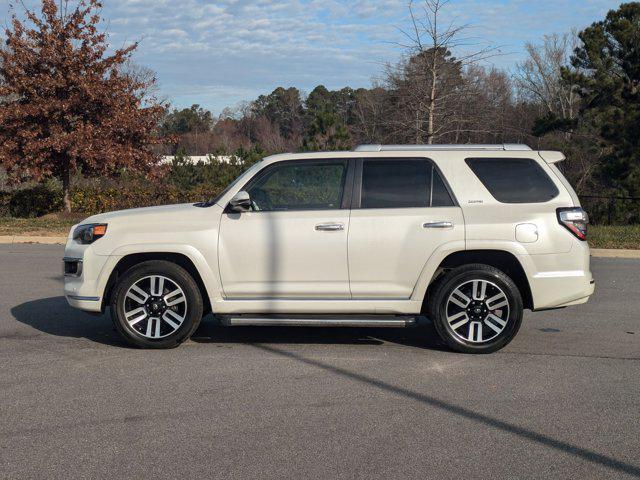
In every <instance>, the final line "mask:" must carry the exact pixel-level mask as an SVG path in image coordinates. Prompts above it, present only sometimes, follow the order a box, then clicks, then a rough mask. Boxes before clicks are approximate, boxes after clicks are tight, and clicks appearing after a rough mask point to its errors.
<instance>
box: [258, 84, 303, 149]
mask: <svg viewBox="0 0 640 480" xmlns="http://www.w3.org/2000/svg"><path fill="white" fill-rule="evenodd" d="M251 111H252V113H253V114H254V115H256V116H258V117H260V116H263V117H266V118H268V119H269V121H271V122H272V123H273V124H275V125H277V126H278V128H279V129H280V134H281V135H282V136H283V137H284V138H286V139H290V138H293V137H295V136H298V135H300V131H301V128H302V114H303V108H302V99H301V98H300V91H299V90H298V89H297V88H294V87H290V88H286V89H285V88H282V87H278V88H276V89H275V90H274V91H273V92H271V93H270V94H269V95H260V96H259V97H258V98H257V99H256V100H255V101H254V102H253V104H252V108H251Z"/></svg>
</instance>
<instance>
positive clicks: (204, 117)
mask: <svg viewBox="0 0 640 480" xmlns="http://www.w3.org/2000/svg"><path fill="white" fill-rule="evenodd" d="M211 127H213V117H212V116H211V112H210V111H209V110H205V109H204V108H202V107H201V106H200V105H191V107H189V108H183V109H182V110H178V109H174V110H173V111H172V112H171V113H167V115H166V116H165V118H164V120H163V121H162V127H161V131H162V133H163V134H164V135H182V134H184V133H191V132H200V133H204V132H208V131H209V130H211Z"/></svg>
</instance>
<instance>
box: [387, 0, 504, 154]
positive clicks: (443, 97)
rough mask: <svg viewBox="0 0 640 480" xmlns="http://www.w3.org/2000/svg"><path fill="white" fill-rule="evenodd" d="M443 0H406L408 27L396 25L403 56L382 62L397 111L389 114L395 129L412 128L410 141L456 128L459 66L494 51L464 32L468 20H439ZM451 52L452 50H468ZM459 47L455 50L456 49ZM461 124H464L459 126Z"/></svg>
mask: <svg viewBox="0 0 640 480" xmlns="http://www.w3.org/2000/svg"><path fill="white" fill-rule="evenodd" d="M448 1H449V0H421V1H420V2H419V6H418V2H414V1H413V0H411V1H410V2H409V5H408V8H409V14H410V19H411V22H410V26H411V27H410V29H408V30H404V29H400V31H401V33H402V34H403V36H404V37H405V43H400V45H401V46H402V47H403V48H405V49H406V51H407V55H406V56H405V59H404V60H403V61H401V62H400V64H398V65H397V66H395V67H390V68H388V71H387V86H388V88H389V89H390V90H392V91H393V92H394V93H395V101H396V102H397V106H398V112H399V115H398V116H397V117H396V118H392V119H391V123H392V125H391V128H392V130H396V131H405V132H406V131H411V132H413V141H414V142H415V143H418V144H420V143H423V142H426V143H428V144H431V143H434V142H435V141H436V140H438V139H439V138H441V137H446V136H450V135H452V134H454V133H455V132H460V130H461V127H460V126H459V125H456V122H457V121H458V120H459V118H460V116H459V115H458V114H457V112H458V111H459V109H460V108H459V107H460V105H461V103H462V102H464V101H465V88H464V87H465V82H464V79H463V72H464V70H465V69H466V68H467V67H469V66H472V65H475V64H476V63H477V62H479V61H481V60H483V59H486V58H488V57H490V56H493V55H495V54H497V52H498V50H497V49H496V48H493V47H480V46H479V45H478V43H477V42H476V41H474V39H473V38H471V37H467V36H465V32H466V31H467V30H468V29H469V25H460V26H457V25H455V24H453V23H449V24H442V22H441V18H440V17H441V13H442V9H443V7H444V6H445V5H446V4H447V3H448ZM468 49H471V51H470V52H467V53H461V54H459V55H458V56H456V57H454V56H453V55H452V51H453V50H456V51H458V50H460V51H462V50H468ZM457 53H460V52H457ZM462 130H466V129H462Z"/></svg>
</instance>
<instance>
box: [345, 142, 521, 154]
mask: <svg viewBox="0 0 640 480" xmlns="http://www.w3.org/2000/svg"><path fill="white" fill-rule="evenodd" d="M416 150H418V151H423V150H424V151H428V150H489V151H492V150H493V151H495V150H503V151H504V150H507V151H509V150H510V151H514V150H531V147H529V146H528V145H524V144H518V143H499V144H495V145H483V144H478V143H476V144H473V143H469V144H439V145H438V144H436V145H358V146H357V147H356V148H355V150H354V151H356V152H407V151H416Z"/></svg>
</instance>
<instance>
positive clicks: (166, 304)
mask: <svg viewBox="0 0 640 480" xmlns="http://www.w3.org/2000/svg"><path fill="white" fill-rule="evenodd" d="M111 316H112V319H113V322H114V324H115V326H116V329H117V330H118V331H119V332H120V334H122V336H123V337H124V338H125V339H126V340H127V341H128V342H129V343H131V344H133V345H135V346H138V347H144V348H172V347H175V346H177V345H179V344H180V343H182V342H184V341H185V340H187V339H188V338H189V337H190V336H191V334H193V332H194V331H195V330H196V328H198V325H199V324H200V320H201V319H202V296H201V294H200V290H199V288H198V285H197V284H196V282H195V281H194V280H193V278H192V277H191V275H190V274H189V272H187V271H186V270H185V269H183V268H182V267H180V266H179V265H176V264H175V263H171V262H167V261H163V260H151V261H147V262H143V263H140V264H139V265H136V266H135V267H132V268H131V269H129V270H128V271H127V272H126V273H125V274H124V275H123V276H122V278H121V279H120V280H119V281H118V283H117V285H116V287H115V289H114V292H113V295H112V296H111Z"/></svg>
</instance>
